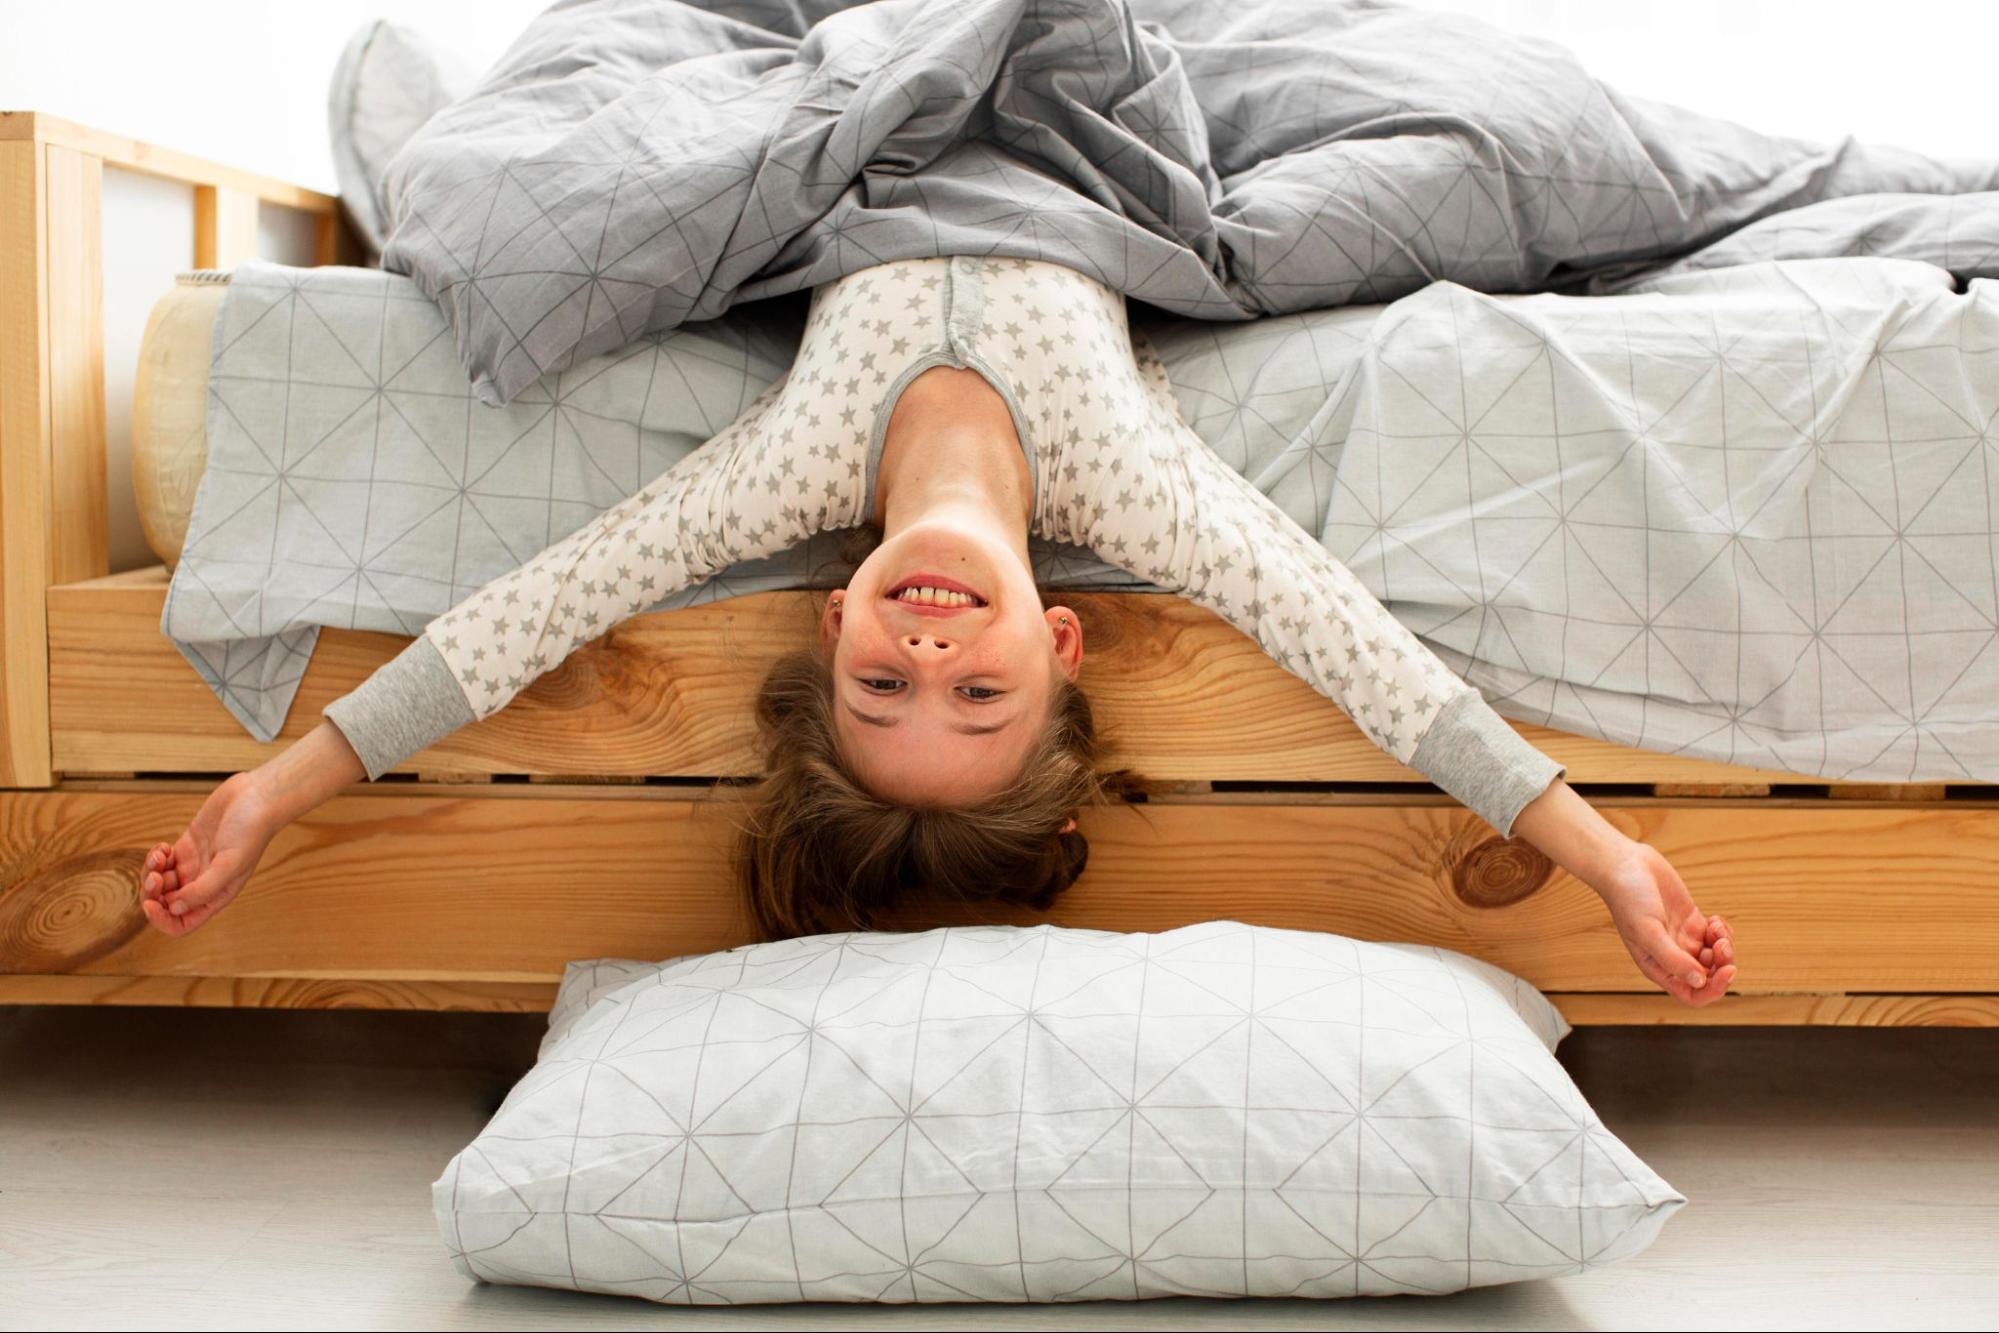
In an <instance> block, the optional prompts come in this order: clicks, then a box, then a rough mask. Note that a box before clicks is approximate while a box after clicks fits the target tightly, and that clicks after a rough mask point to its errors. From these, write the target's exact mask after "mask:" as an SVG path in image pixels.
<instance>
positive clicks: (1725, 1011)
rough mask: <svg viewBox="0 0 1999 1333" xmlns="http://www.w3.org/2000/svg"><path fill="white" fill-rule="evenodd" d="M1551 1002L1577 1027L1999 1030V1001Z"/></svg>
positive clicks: (1589, 998)
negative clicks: (1696, 1004) (1702, 1004)
mask: <svg viewBox="0 0 1999 1333" xmlns="http://www.w3.org/2000/svg"><path fill="white" fill-rule="evenodd" d="M1548 998H1549V999H1551V1000H1553V1001H1554V1002H1555V1007H1556V1008H1558V1009H1560V1010H1561V1011H1562V1017H1564V1018H1566V1019H1568V1020H1569V1022H1571V1023H1573V1024H1575V1025H1576V1026H1578V1027H1583V1026H1602V1025H1609V1024H1615V1025H1630V1024H1636V1025H1639V1026H1645V1027H1650V1026H1655V1025H1659V1024H1671V1025H1673V1026H1677V1027H1749V1026H1755V1027H1881V1028H1907V1027H1954V1028H1989V1027H1999V995H1730V996H1727V997H1726V998H1724V999H1721V1000H1717V1001H1716V1002H1715V1003H1713V1004H1711V1005H1708V1006H1706V1007H1705V1008H1701V1009H1689V1008H1687V1006H1685V1005H1683V1004H1680V1003H1678V1002H1677V1001H1675V1000H1673V999H1672V998H1671V997H1670V996H1665V995H1605V994H1575V993H1563V992H1559V991H1557V992H1555V993H1553V994H1551V995H1550V996H1549V997H1548Z"/></svg>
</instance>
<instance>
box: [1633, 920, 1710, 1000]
mask: <svg viewBox="0 0 1999 1333" xmlns="http://www.w3.org/2000/svg"><path fill="white" fill-rule="evenodd" d="M1637 933H1638V944H1639V947H1640V948H1642V949H1644V950H1645V952H1647V953H1649V954H1651V955H1652V957H1653V959H1654V960H1655V961H1657V962H1658V964H1659V965H1660V966H1661V967H1664V968H1666V969H1667V970H1668V971H1670V972H1672V973H1673V975H1674V976H1676V977H1678V978H1679V979H1680V981H1681V982H1682V983H1683V984H1684V985H1685V986H1686V987H1687V989H1689V990H1698V989H1699V988H1700V986H1701V983H1702V982H1704V981H1706V980H1707V969H1706V968H1704V967H1702V966H1701V961H1700V959H1698V958H1696V957H1694V956H1693V955H1692V954H1690V953H1688V952H1687V951H1686V950H1685V949H1682V948H1681V947H1680V945H1679V943H1678V941H1676V940H1674V939H1673V937H1672V936H1671V935H1670V934H1669V933H1667V930H1666V928H1665V927H1664V926H1663V925H1661V924H1659V923H1658V922H1657V921H1647V922H1644V923H1643V924H1641V925H1640V926H1639V927H1638V932H1637Z"/></svg>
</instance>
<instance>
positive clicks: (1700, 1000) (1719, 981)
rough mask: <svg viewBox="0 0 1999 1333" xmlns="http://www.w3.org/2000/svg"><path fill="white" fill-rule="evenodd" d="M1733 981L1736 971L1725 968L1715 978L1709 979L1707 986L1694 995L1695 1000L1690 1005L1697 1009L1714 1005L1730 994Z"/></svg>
mask: <svg viewBox="0 0 1999 1333" xmlns="http://www.w3.org/2000/svg"><path fill="white" fill-rule="evenodd" d="M1733 980H1735V969H1734V968H1732V967H1724V968H1723V969H1721V971H1719V972H1717V973H1715V974H1714V976H1713V977H1711V978H1709V980H1708V983H1707V985H1705V986H1703V987H1701V988H1700V990H1698V991H1696V992H1695V993H1694V998H1693V999H1692V1000H1691V1001H1689V1003H1691V1004H1692V1005H1693V1007H1694V1008H1696V1009H1699V1008H1701V1007H1703V1006H1704V1005H1710V1004H1713V1003H1714V1002H1715V1001H1716V1000H1719V999H1720V998H1721V997H1722V996H1724V995H1726V994H1728V983H1729V982H1731V981H1733Z"/></svg>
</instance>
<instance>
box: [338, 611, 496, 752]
mask: <svg viewBox="0 0 1999 1333" xmlns="http://www.w3.org/2000/svg"><path fill="white" fill-rule="evenodd" d="M324 714H325V717H326V719H327V720H328V721H329V722H331V723H333V725H334V726H336V727H338V728H340V734H341V735H343V736H345V737H346V738H347V743H348V744H349V745H351V746H353V747H354V753H355V754H358V755H360V756H361V764H362V766H363V767H364V768H366V769H367V770H368V780H369V781H370V782H373V781H374V780H375V779H376V778H379V777H381V776H382V774H384V773H386V772H388V771H389V770H390V769H392V768H394V767H395V766H396V765H397V764H400V763H401V762H402V761H403V760H405V759H407V758H409V757H410V756H411V755H413V754H415V753H416V752H417V751H418V750H421V749H422V748H423V747H424V746H426V745H429V744H431V743H432V742H434V741H437V740H440V739H442V738H443V737H446V736H449V735H450V734H451V733H452V732H454V731H456V730H458V729H459V728H460V727H462V726H464V725H465V724H466V723H468V722H471V721H474V720H475V719H474V718H473V715H472V707H471V705H470V704H468V703H466V702H465V695H464V693H463V692H462V691H461V690H460V689H459V688H458V682H457V681H456V680H455V679H453V678H452V675H451V668H450V666H449V665H447V664H446V662H445V660H444V656H443V654H441V653H439V652H438V651H437V645H436V644H433V643H432V642H431V641H430V640H429V638H427V637H426V636H424V635H422V634H419V635H417V636H416V638H415V639H414V640H413V641H411V643H410V646H409V647H407V648H405V649H403V650H402V651H401V652H400V653H397V654H396V655H395V656H394V657H392V658H390V659H389V660H388V661H386V662H384V663H382V665H381V666H379V667H377V668H376V669H375V674H374V675H372V676H370V677H368V679H366V680H364V681H362V682H361V683H360V684H359V685H358V686H356V687H355V688H354V689H352V690H349V691H348V692H347V693H346V694H343V695H341V696H340V697H339V698H338V699H335V700H334V701H333V702H332V703H330V704H328V705H326V708H325V710H324Z"/></svg>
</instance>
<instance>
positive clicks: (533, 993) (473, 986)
mask: <svg viewBox="0 0 1999 1333" xmlns="http://www.w3.org/2000/svg"><path fill="white" fill-rule="evenodd" d="M555 990H556V986H555V983H554V982H552V981H521V982H499V981H483V982H481V981H468V982H456V983H453V982H442V981H393V980H381V979H377V980H357V979H355V978H351V977H350V978H326V979H310V978H298V977H106V976H73V975H62V974H48V973H44V974H40V975H26V974H21V973H14V974H6V973H0V1004H100V1005H102V1004H108V1005H173V1006H179V1007H182V1008H189V1009H424V1010H466V1011H477V1012H482V1013H509V1014H538V1013H541V1014H545V1013H547V1012H548V1008H549V1006H550V1005H552V1004H553V1003H555Z"/></svg>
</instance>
